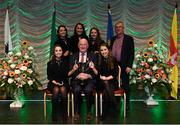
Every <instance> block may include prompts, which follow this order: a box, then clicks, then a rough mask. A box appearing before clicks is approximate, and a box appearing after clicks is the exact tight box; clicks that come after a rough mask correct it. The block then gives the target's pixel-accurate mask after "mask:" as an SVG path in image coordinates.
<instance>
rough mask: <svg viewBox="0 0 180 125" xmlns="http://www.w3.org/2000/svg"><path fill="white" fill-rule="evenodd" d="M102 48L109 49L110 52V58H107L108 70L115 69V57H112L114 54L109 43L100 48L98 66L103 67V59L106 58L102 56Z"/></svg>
mask: <svg viewBox="0 0 180 125" xmlns="http://www.w3.org/2000/svg"><path fill="white" fill-rule="evenodd" d="M101 46H105V47H107V49H108V50H109V53H108V58H107V64H108V68H109V69H114V63H113V62H114V60H113V56H112V52H111V49H110V47H109V45H108V43H102V44H101V45H100V47H99V61H98V65H99V66H100V65H101V62H102V58H104V57H103V56H102V55H101Z"/></svg>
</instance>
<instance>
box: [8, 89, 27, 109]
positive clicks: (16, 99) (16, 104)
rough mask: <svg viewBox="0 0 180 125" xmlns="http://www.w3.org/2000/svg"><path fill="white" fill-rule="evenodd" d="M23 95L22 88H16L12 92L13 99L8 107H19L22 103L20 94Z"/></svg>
mask: <svg viewBox="0 0 180 125" xmlns="http://www.w3.org/2000/svg"><path fill="white" fill-rule="evenodd" d="M22 95H23V90H22V89H17V90H16V91H15V92H14V101H13V102H12V103H11V104H10V108H21V107H22V106H23V105H24V103H23V102H22V101H21V98H20V97H21V96H22Z"/></svg>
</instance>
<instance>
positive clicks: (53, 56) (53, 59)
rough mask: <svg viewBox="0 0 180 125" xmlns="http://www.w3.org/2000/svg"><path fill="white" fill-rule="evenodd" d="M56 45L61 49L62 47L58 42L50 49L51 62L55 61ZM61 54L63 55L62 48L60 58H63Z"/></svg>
mask: <svg viewBox="0 0 180 125" xmlns="http://www.w3.org/2000/svg"><path fill="white" fill-rule="evenodd" d="M56 47H60V48H61V49H62V47H61V46H60V45H59V44H55V45H54V47H53V51H52V57H51V63H53V62H55V61H56V56H55V48H56ZM63 55H64V51H63V49H62V56H61V58H63Z"/></svg>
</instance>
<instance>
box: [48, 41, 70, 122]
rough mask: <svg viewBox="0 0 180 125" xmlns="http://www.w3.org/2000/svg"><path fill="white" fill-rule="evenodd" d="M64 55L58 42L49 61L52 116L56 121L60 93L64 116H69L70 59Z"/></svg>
mask: <svg viewBox="0 0 180 125" xmlns="http://www.w3.org/2000/svg"><path fill="white" fill-rule="evenodd" d="M62 55H63V51H62V47H61V46H60V45H58V44H57V45H55V46H54V48H53V56H52V59H51V60H50V61H49V62H48V63H47V77H48V80H49V83H48V89H49V90H50V91H51V93H52V118H53V120H54V121H56V120H57V110H58V106H59V104H58V99H59V95H61V102H62V110H63V112H64V113H63V114H64V117H65V118H66V117H67V115H66V114H67V108H66V106H67V92H68V90H69V84H68V77H67V74H68V61H66V60H65V59H64V58H63V56H62Z"/></svg>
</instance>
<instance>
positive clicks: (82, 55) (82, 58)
mask: <svg viewBox="0 0 180 125" xmlns="http://www.w3.org/2000/svg"><path fill="white" fill-rule="evenodd" d="M83 62H84V53H81V63H83Z"/></svg>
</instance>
